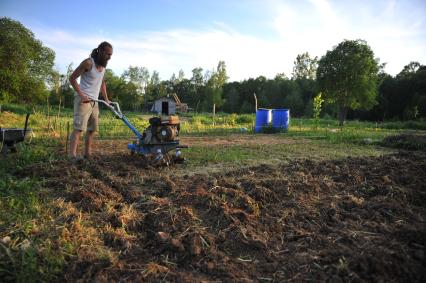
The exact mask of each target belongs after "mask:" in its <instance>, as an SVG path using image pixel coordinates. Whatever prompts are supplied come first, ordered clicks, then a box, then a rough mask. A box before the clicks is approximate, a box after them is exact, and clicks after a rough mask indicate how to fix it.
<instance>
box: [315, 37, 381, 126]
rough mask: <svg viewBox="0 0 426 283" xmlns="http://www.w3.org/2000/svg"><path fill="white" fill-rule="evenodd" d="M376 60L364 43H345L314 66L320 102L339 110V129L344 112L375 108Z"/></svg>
mask: <svg viewBox="0 0 426 283" xmlns="http://www.w3.org/2000/svg"><path fill="white" fill-rule="evenodd" d="M379 70H380V68H379V64H378V59H375V58H374V53H373V51H372V50H371V48H370V47H369V46H368V45H367V43H366V42H365V41H364V40H345V41H343V42H341V43H340V44H339V45H338V46H336V47H335V48H334V49H333V50H331V51H327V53H326V55H325V56H323V57H322V58H321V60H320V61H319V63H318V69H317V81H318V85H319V89H320V91H321V92H322V93H323V95H324V99H326V100H327V101H328V102H330V103H333V104H336V105H337V106H338V108H339V124H340V125H341V126H343V124H344V122H345V119H346V114H347V111H348V109H353V110H355V109H366V110H368V109H370V108H371V107H373V106H374V105H375V104H376V95H377V87H378V72H379Z"/></svg>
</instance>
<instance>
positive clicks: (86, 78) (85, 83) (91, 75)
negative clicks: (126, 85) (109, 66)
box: [80, 58, 105, 99]
mask: <svg viewBox="0 0 426 283" xmlns="http://www.w3.org/2000/svg"><path fill="white" fill-rule="evenodd" d="M90 60H92V68H91V69H90V70H89V71H87V72H84V73H83V74H82V75H81V76H80V90H81V91H82V92H83V93H84V94H85V95H87V96H88V97H90V98H92V99H98V98H99V91H100V90H101V85H102V79H103V77H104V74H105V68H104V69H103V70H102V71H101V72H99V71H98V70H97V69H96V64H95V61H94V60H93V58H90Z"/></svg>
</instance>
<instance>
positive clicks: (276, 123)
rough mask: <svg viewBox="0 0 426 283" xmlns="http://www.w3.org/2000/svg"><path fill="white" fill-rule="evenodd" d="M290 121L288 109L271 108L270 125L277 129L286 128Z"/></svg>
mask: <svg viewBox="0 0 426 283" xmlns="http://www.w3.org/2000/svg"><path fill="white" fill-rule="evenodd" d="M289 122H290V109H273V110H272V127H273V128H274V129H277V130H284V131H287V130H288V124H289Z"/></svg>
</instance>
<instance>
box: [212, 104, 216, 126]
mask: <svg viewBox="0 0 426 283" xmlns="http://www.w3.org/2000/svg"><path fill="white" fill-rule="evenodd" d="M215 116H216V104H215V103H213V126H214V125H215V123H214V118H215Z"/></svg>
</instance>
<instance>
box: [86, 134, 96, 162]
mask: <svg viewBox="0 0 426 283" xmlns="http://www.w3.org/2000/svg"><path fill="white" fill-rule="evenodd" d="M94 135H95V132H94V131H87V132H86V145H85V148H84V149H85V151H84V156H85V157H86V158H89V157H90V156H91V155H92V144H93V136H94Z"/></svg>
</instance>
